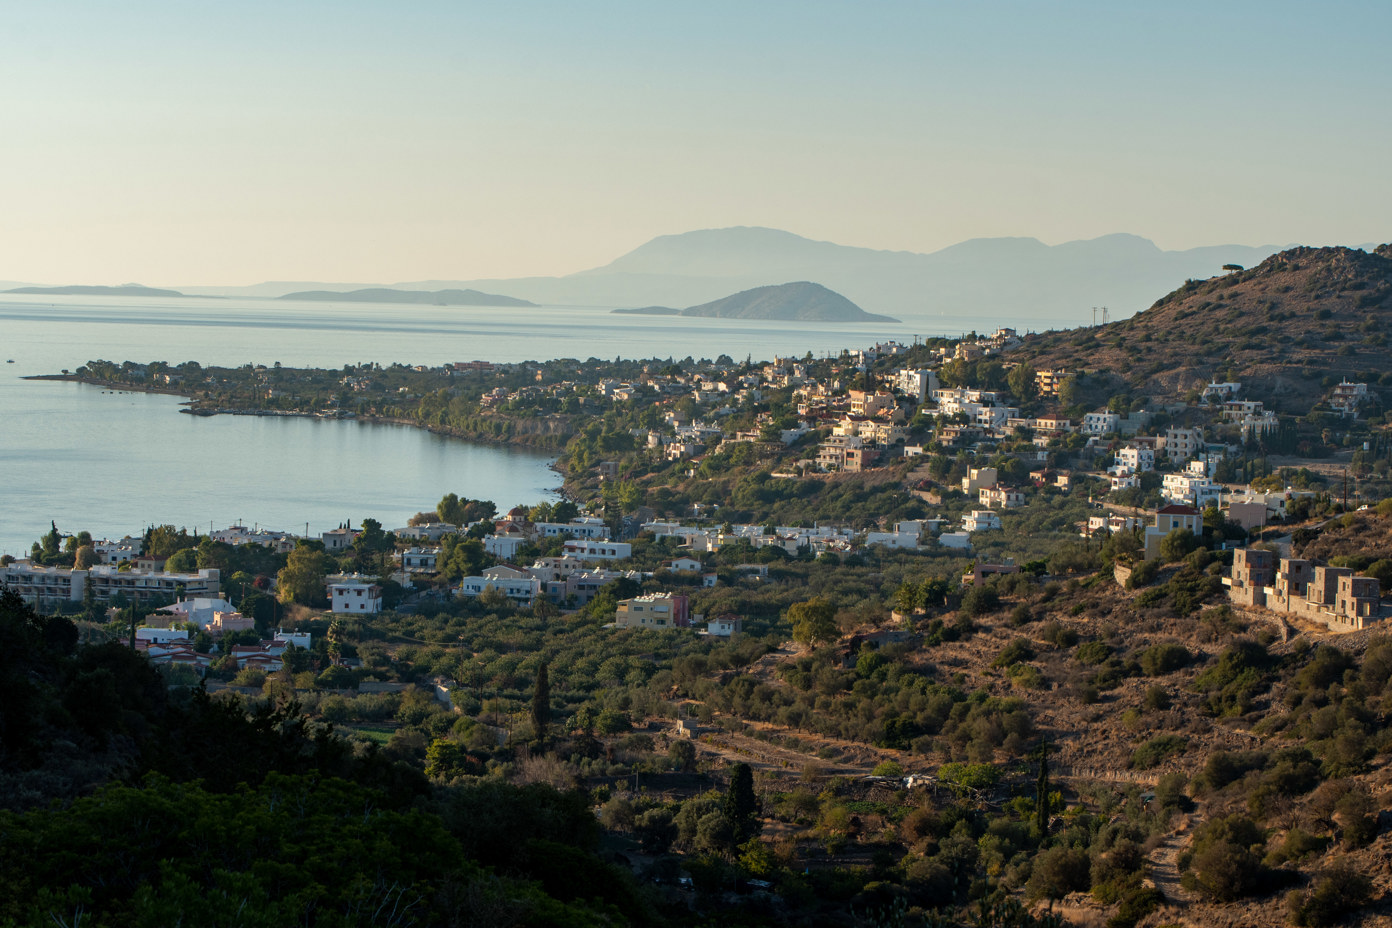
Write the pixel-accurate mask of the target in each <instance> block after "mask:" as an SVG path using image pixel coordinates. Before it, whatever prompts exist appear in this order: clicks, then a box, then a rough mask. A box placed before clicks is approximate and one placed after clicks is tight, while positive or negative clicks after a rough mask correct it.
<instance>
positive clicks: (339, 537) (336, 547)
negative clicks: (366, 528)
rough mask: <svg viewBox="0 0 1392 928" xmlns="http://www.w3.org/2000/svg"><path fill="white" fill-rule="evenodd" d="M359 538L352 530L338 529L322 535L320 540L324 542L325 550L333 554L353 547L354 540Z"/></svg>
mask: <svg viewBox="0 0 1392 928" xmlns="http://www.w3.org/2000/svg"><path fill="white" fill-rule="evenodd" d="M357 536H358V533H357V532H355V531H353V530H352V529H351V528H336V529H332V530H331V531H327V532H323V533H321V534H320V535H319V539H320V540H321V541H323V542H324V550H325V551H328V552H329V553H333V552H334V551H343V550H345V549H347V548H350V547H352V546H353V539H354V538H356V537H357Z"/></svg>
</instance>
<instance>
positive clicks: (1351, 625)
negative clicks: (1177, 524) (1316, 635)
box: [1223, 548, 1383, 631]
mask: <svg viewBox="0 0 1392 928" xmlns="http://www.w3.org/2000/svg"><path fill="white" fill-rule="evenodd" d="M1223 584H1224V585H1225V586H1227V587H1228V598H1229V599H1231V600H1232V601H1233V602H1234V603H1238V604H1240V605H1243V606H1254V607H1258V608H1262V609H1267V610H1269V611H1271V612H1276V613H1280V614H1282V615H1289V616H1295V617H1298V618H1302V619H1306V620H1308V621H1311V622H1319V623H1321V624H1323V625H1325V626H1327V627H1328V628H1329V629H1331V630H1333V631H1359V630H1361V629H1364V628H1367V627H1368V626H1369V625H1370V624H1372V623H1375V622H1377V621H1378V620H1380V619H1381V618H1382V615H1383V613H1382V604H1381V596H1382V588H1381V584H1380V583H1379V582H1378V580H1377V578H1376V577H1364V576H1359V575H1358V573H1357V572H1356V571H1354V570H1353V569H1352V568H1349V567H1331V566H1328V565H1322V564H1315V563H1314V562H1312V561H1307V560H1302V559H1300V558H1289V557H1278V556H1277V555H1276V554H1275V553H1273V552H1271V551H1265V550H1261V549H1259V548H1239V549H1238V550H1236V551H1234V552H1233V566H1232V574H1231V576H1228V577H1224V578H1223Z"/></svg>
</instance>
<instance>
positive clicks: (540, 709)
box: [532, 661, 551, 741]
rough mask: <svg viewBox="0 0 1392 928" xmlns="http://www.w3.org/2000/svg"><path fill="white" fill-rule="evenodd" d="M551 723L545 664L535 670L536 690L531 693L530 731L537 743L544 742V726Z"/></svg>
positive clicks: (548, 680)
mask: <svg viewBox="0 0 1392 928" xmlns="http://www.w3.org/2000/svg"><path fill="white" fill-rule="evenodd" d="M550 721H551V680H550V679H549V676H548V673H547V668H546V663H545V662H544V661H543V662H542V665H541V666H540V667H538V668H537V675H536V688H535V689H534V690H533V691H532V729H533V730H534V731H535V732H536V739H537V740H538V741H545V740H546V725H547V723H548V722H550Z"/></svg>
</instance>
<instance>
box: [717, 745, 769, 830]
mask: <svg viewBox="0 0 1392 928" xmlns="http://www.w3.org/2000/svg"><path fill="white" fill-rule="evenodd" d="M721 811H722V812H723V813H724V815H725V821H726V822H728V823H729V825H730V830H731V831H732V832H733V834H734V843H735V846H736V847H738V846H739V845H741V844H743V843H744V842H746V841H748V840H749V839H750V838H752V837H754V836H755V835H757V834H758V833H759V831H760V827H761V826H760V823H759V800H758V797H756V796H755V795H754V773H753V771H751V770H750V769H749V765H748V764H745V763H738V764H735V765H733V766H731V767H730V788H729V791H728V792H726V794H725V802H724V808H723V809H722V810H721Z"/></svg>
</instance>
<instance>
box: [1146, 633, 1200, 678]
mask: <svg viewBox="0 0 1392 928" xmlns="http://www.w3.org/2000/svg"><path fill="white" fill-rule="evenodd" d="M1189 658H1190V655H1189V651H1188V649H1186V648H1185V647H1184V645H1182V644H1179V643H1177V642H1173V641H1170V642H1161V643H1160V644H1156V645H1152V646H1151V647H1149V648H1146V649H1145V650H1144V651H1142V652H1141V672H1142V673H1144V674H1145V675H1146V676H1147V677H1158V676H1160V675H1161V674H1167V673H1171V672H1173V671H1176V670H1178V669H1180V668H1181V667H1183V666H1184V665H1185V664H1187V663H1189Z"/></svg>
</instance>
